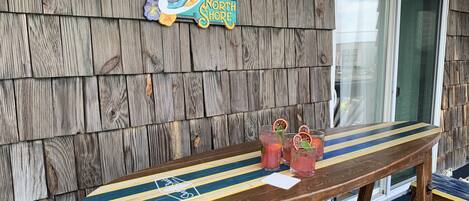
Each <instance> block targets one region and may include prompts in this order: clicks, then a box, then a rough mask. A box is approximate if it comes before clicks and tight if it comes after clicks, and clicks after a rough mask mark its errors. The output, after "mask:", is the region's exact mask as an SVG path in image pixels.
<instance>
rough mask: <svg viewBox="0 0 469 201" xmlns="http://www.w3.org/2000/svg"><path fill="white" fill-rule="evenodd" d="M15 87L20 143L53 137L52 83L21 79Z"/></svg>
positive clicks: (46, 80)
mask: <svg viewBox="0 0 469 201" xmlns="http://www.w3.org/2000/svg"><path fill="white" fill-rule="evenodd" d="M14 85H15V94H16V101H17V102H16V103H17V115H18V133H19V137H20V141H24V140H34V139H43V138H50V137H53V136H54V131H53V127H54V126H53V122H54V116H53V114H54V113H53V108H52V84H51V81H50V80H49V79H20V80H15V81H14Z"/></svg>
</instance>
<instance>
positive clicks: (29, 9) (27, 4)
mask: <svg viewBox="0 0 469 201" xmlns="http://www.w3.org/2000/svg"><path fill="white" fill-rule="evenodd" d="M8 8H9V9H8V10H9V11H10V12H18V13H42V1H40V0H8Z"/></svg>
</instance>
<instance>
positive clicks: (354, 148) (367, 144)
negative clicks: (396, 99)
mask: <svg viewBox="0 0 469 201" xmlns="http://www.w3.org/2000/svg"><path fill="white" fill-rule="evenodd" d="M434 128H436V127H435V126H431V125H429V126H425V127H421V128H417V129H414V130H410V131H406V132H402V133H399V134H395V135H391V136H387V137H383V138H379V139H376V140H371V141H367V142H363V143H360V144H356V145H352V146H349V147H344V148H342V149H337V150H334V151H329V152H326V153H324V157H323V158H324V159H328V158H332V157H335V156H338V155H343V154H346V153H350V152H354V151H358V150H361V149H365V148H368V147H371V146H374V145H378V144H382V143H385V142H389V141H391V140H395V139H399V138H403V137H407V136H410V135H413V134H415V133H420V132H424V131H428V130H431V129H434Z"/></svg>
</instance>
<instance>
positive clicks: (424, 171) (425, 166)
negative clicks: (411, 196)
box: [415, 152, 432, 201]
mask: <svg viewBox="0 0 469 201" xmlns="http://www.w3.org/2000/svg"><path fill="white" fill-rule="evenodd" d="M431 183H432V152H425V158H424V160H423V163H422V164H420V165H418V166H417V188H416V190H415V199H416V200H418V201H430V200H432V189H431Z"/></svg>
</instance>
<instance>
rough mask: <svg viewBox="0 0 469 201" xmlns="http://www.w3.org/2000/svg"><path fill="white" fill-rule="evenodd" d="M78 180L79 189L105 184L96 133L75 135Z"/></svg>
mask: <svg viewBox="0 0 469 201" xmlns="http://www.w3.org/2000/svg"><path fill="white" fill-rule="evenodd" d="M73 142H74V147H75V149H74V151H75V157H76V159H75V161H76V166H77V168H76V170H77V180H78V187H79V189H84V188H90V187H94V186H99V185H101V184H103V182H102V181H103V180H102V172H101V158H100V152H99V141H98V137H97V135H96V134H80V135H75V136H74V137H73Z"/></svg>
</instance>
